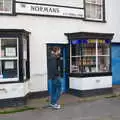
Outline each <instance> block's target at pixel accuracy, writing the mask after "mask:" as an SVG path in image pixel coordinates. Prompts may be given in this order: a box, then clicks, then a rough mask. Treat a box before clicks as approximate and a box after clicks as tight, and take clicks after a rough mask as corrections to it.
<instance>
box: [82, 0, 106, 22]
mask: <svg viewBox="0 0 120 120" xmlns="http://www.w3.org/2000/svg"><path fill="white" fill-rule="evenodd" d="M102 2H103V3H102V8H103V11H102V14H103V15H102V19H94V18H87V16H86V0H84V20H85V21H92V22H103V23H106V16H105V0H103V1H102Z"/></svg>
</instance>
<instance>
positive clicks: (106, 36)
mask: <svg viewBox="0 0 120 120" xmlns="http://www.w3.org/2000/svg"><path fill="white" fill-rule="evenodd" d="M65 35H66V36H67V38H68V41H69V51H70V43H71V41H73V40H77V39H78V40H79V39H109V40H112V39H113V36H114V33H92V32H76V33H65ZM69 60H70V55H69ZM110 63H111V43H110ZM69 68H70V65H69ZM111 69H112V66H111V64H110V70H111ZM111 75H112V71H110V72H100V73H99V72H98V73H97V72H95V73H70V69H69V76H70V77H97V76H111Z"/></svg>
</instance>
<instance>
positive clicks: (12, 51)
mask: <svg viewBox="0 0 120 120" xmlns="http://www.w3.org/2000/svg"><path fill="white" fill-rule="evenodd" d="M5 55H6V56H8V57H15V56H16V48H15V47H7V48H5Z"/></svg>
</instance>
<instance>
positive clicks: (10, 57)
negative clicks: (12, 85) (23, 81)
mask: <svg viewBox="0 0 120 120" xmlns="http://www.w3.org/2000/svg"><path fill="white" fill-rule="evenodd" d="M4 39H6V40H9V39H15V40H16V43H17V46H16V47H17V49H16V50H17V51H16V56H9V57H6V56H4V57H2V56H1V57H0V61H2V62H3V61H15V60H16V61H17V77H15V78H0V83H1V82H15V81H16V82H17V81H19V38H18V37H0V43H2V40H4ZM1 47H2V46H1ZM0 49H1V48H0ZM0 51H1V50H0ZM1 65H2V63H1Z"/></svg>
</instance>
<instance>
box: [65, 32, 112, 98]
mask: <svg viewBox="0 0 120 120" xmlns="http://www.w3.org/2000/svg"><path fill="white" fill-rule="evenodd" d="M65 35H66V36H67V37H68V40H69V47H70V48H69V49H70V56H69V58H70V71H69V73H70V74H69V90H70V93H73V94H74V95H77V96H83V97H84V96H92V95H99V94H108V93H111V92H112V71H111V40H112V38H113V34H110V33H89V32H79V33H66V34H65Z"/></svg>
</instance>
